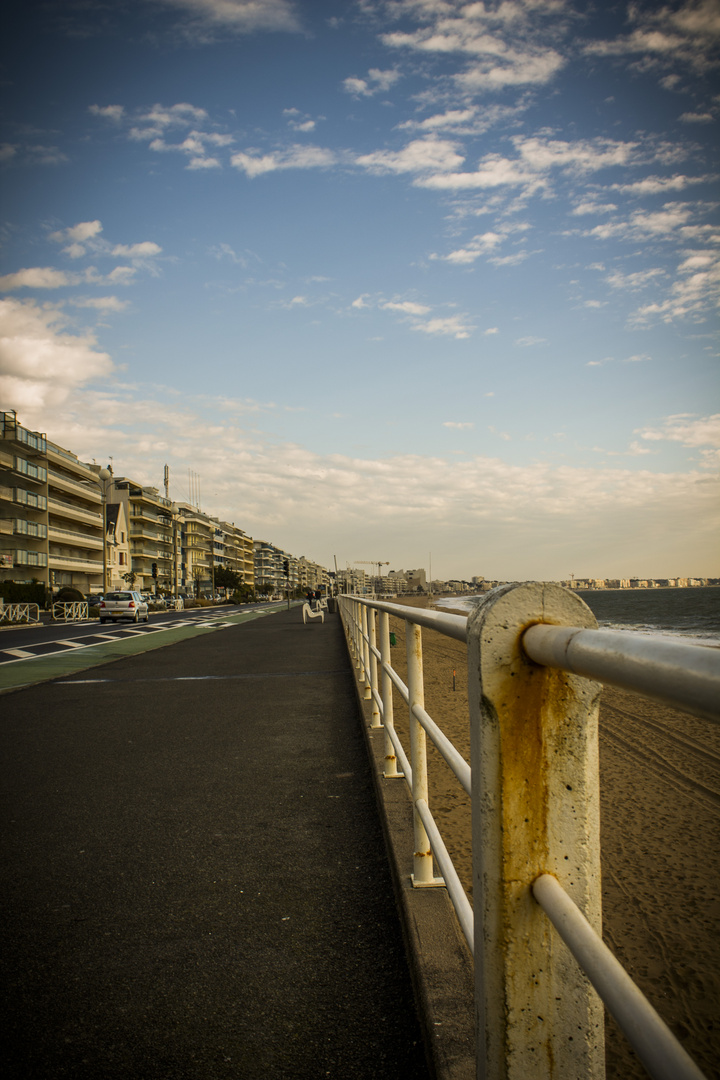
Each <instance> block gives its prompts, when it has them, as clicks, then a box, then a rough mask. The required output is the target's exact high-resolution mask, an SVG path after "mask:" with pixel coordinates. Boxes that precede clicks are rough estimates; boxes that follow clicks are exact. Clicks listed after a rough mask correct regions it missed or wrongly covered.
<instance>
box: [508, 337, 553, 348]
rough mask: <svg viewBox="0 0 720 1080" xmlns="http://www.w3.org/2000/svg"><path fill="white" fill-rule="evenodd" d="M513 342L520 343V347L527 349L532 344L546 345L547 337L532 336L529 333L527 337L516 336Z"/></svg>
mask: <svg viewBox="0 0 720 1080" xmlns="http://www.w3.org/2000/svg"><path fill="white" fill-rule="evenodd" d="M515 344H516V345H520V347H521V348H523V349H527V348H530V347H531V346H533V345H546V344H547V338H542V337H533V336H532V335H529V336H528V337H521V338H518V339H517V341H516V342H515Z"/></svg>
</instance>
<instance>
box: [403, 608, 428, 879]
mask: <svg viewBox="0 0 720 1080" xmlns="http://www.w3.org/2000/svg"><path fill="white" fill-rule="evenodd" d="M405 645H406V652H407V674H408V708H409V710H410V768H411V769H412V801H413V823H414V830H415V850H414V852H413V875H412V880H413V885H414V886H415V887H416V888H417V887H421V886H423V885H432V884H434V881H433V857H432V851H431V849H430V841H429V839H428V834H427V833H426V831H425V826H424V825H423V823H422V820H421V818H420V815H419V813H418V811H417V807H416V805H415V804H416V803H417V802H418V800H419V799H422V800H423V802H425V803H427V801H428V780H427V740H426V737H425V729H424V728H423V726H422V725H421V724H420V722H419V721H418V720H417V719H416V718H415V716H414V715H413V706H414V705H419V706H420V707H421V708H423V709H424V708H425V687H424V683H423V662H422V629H421V628H420V627H419V626H418V625H417V624H416V623H411V622H408V621H407V620H406V621H405Z"/></svg>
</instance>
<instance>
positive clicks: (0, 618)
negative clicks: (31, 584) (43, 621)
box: [0, 601, 40, 623]
mask: <svg viewBox="0 0 720 1080" xmlns="http://www.w3.org/2000/svg"><path fill="white" fill-rule="evenodd" d="M3 622H4V623H38V622H40V608H39V607H38V605H37V604H3V603H2V601H0V623H3Z"/></svg>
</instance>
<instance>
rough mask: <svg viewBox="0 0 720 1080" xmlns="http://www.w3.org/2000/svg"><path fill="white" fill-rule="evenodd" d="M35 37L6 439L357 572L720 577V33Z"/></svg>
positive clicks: (11, 157) (8, 336) (10, 307)
mask: <svg viewBox="0 0 720 1080" xmlns="http://www.w3.org/2000/svg"><path fill="white" fill-rule="evenodd" d="M4 29H5V33H4V35H3V37H4V45H3V46H2V49H3V52H2V59H1V64H0V80H1V82H2V91H3V92H2V104H0V120H1V123H2V132H0V193H1V195H2V204H1V210H0V215H1V216H0V230H1V232H0V245H1V246H0V408H4V409H14V410H16V411H17V413H18V418H19V420H20V422H21V423H22V424H23V425H25V426H26V427H29V428H31V429H33V430H40V431H45V432H47V434H48V437H49V438H51V439H52V440H53V441H55V442H58V443H60V444H61V445H62V446H65V447H66V448H68V449H70V450H72V451H73V452H75V453H77V454H78V456H79V457H80V458H81V459H82V460H87V461H97V462H98V463H100V464H103V465H105V464H107V463H108V462H110V463H112V466H113V468H114V471H115V472H116V474H118V475H126V476H130V477H131V478H133V479H135V480H137V481H139V482H141V483H145V484H152V485H155V486H157V487H158V488H160V490H161V492H162V487H163V468H164V466H165V464H167V465H168V466H169V469H170V496H171V498H173V499H175V500H178V501H182V500H185V501H187V500H188V499H189V498H190V495H191V493H192V494H193V496H194V495H196V494H197V493H198V492H199V502H200V505H201V508H202V509H203V510H204V511H205V512H207V513H209V514H212V515H214V516H217V517H220V518H222V519H224V520H228V521H232V522H234V523H235V524H236V525H239V526H240V527H241V528H243V529H244V530H245V531H246V532H248V533H249V534H250V535H252V536H254V537H255V538H256V539H263V540H268V541H270V542H272V543H274V544H276V545H278V546H279V547H282V548H283V549H285V550H286V551H289V552H291V553H292V554H293V555H296V556H300V555H305V556H307V558H309V559H311V560H313V561H316V562H319V563H322V564H323V565H324V566H327V567H328V568H330V569H333V568H334V561H335V560H337V564H338V566H339V567H341V568H343V567H345V566H346V565H352V564H354V563H355V562H360V566H361V567H362V564H363V562H372V561H382V562H387V563H388V564H389V567H390V568H391V569H400V568H405V569H410V568H418V567H422V568H425V569H426V571H430V569H431V570H432V575H433V577H434V578H446V579H447V578H452V577H456V578H466V579H469V578H471V577H472V576H474V575H483V576H484V577H486V578H488V579H500V580H525V579H535V580H543V579H546V580H562V579H564V578H568V577H569V576H570V575H571V574H574V575H575V577H596V578H600V577H630V576H642V577H644V576H652V577H667V576H674V575H682V576H685V575H702V576H706V575H710V576H717V575H718V574H720V559H718V552H720V544H719V543H718V517H719V515H718V509H719V507H720V499H719V498H718V495H719V491H718V475H717V466H718V447H719V446H720V412H719V411H718V410H719V409H720V403H719V401H718V344H717V328H718V327H717V299H718V291H719V289H718V285H719V277H720V275H719V267H720V252H719V250H718V249H719V245H720V224H719V222H718V205H719V202H720V188H719V186H718V180H719V178H720V166H719V164H718V146H720V140H719V139H718V117H719V115H720V81H719V80H718V69H719V61H720V50H719V48H718V45H719V43H720V0H687V2H678V0H671V2H668V3H667V4H659V3H656V2H655V3H643V2H640V3H632V4H625V3H609V4H599V3H586V2H580V0H485V2H468V3H465V2H461V0H332V2H331V0H317V2H316V0H72V2H56V0H47V2H38V0H10V3H9V5H8V7H7V8H6V10H5V15H4ZM365 568H366V569H368V570H369V569H370V567H365Z"/></svg>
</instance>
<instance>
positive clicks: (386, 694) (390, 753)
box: [380, 611, 404, 780]
mask: <svg viewBox="0 0 720 1080" xmlns="http://www.w3.org/2000/svg"><path fill="white" fill-rule="evenodd" d="M390 659H391V657H390V616H389V614H388V613H387V611H381V612H380V679H381V685H382V703H383V724H384V725H385V772H384V773H383V776H384V777H385V779H386V780H390V779H394V778H396V777H402V776H404V773H401V772H398V768H397V757H396V754H395V747H394V746H393V741H392V739H391V738H390V732H391V731H393V730H394V718H393V693H392V679H391V678H390V676H389V675H388V673H387V671H386V670H385V665H386V664H390Z"/></svg>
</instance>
